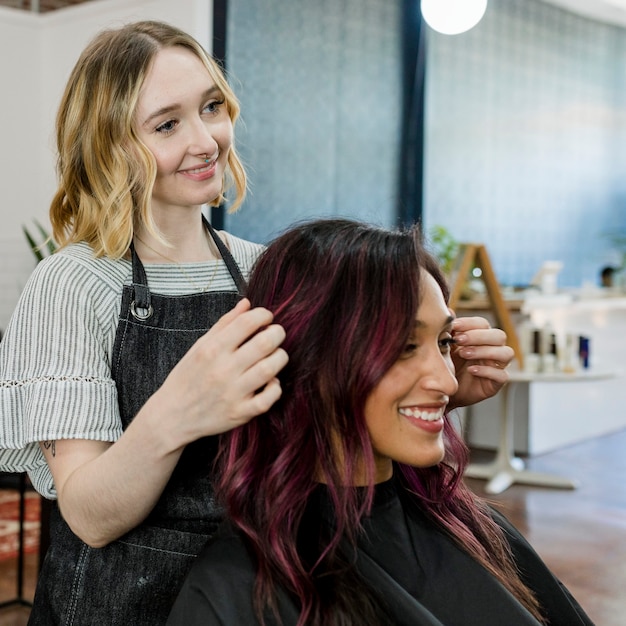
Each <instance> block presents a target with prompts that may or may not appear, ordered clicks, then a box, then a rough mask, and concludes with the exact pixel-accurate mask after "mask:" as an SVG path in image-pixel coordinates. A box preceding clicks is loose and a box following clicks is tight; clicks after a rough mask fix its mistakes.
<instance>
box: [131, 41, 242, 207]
mask: <svg viewBox="0 0 626 626" xmlns="http://www.w3.org/2000/svg"><path fill="white" fill-rule="evenodd" d="M135 124H136V128H137V134H138V136H139V138H140V139H141V140H142V141H143V142H144V143H145V144H146V146H147V147H148V148H149V149H150V151H151V152H152V154H154V157H155V159H156V163H157V177H156V182H155V185H154V191H153V194H152V210H153V213H154V215H155V218H157V219H158V215H159V213H160V212H163V211H167V210H169V209H171V208H174V207H189V206H198V205H200V204H204V203H207V202H211V201H212V200H214V199H215V198H216V197H217V196H219V194H220V192H221V190H222V179H223V176H224V171H225V169H226V164H227V159H228V152H229V150H230V146H231V143H232V135H233V125H232V122H231V120H230V117H229V115H228V111H227V107H226V103H225V102H224V95H223V94H222V92H221V91H220V90H219V89H218V88H217V86H216V85H215V83H214V81H213V79H212V78H211V76H210V74H209V72H208V71H207V69H206V68H205V67H204V65H203V64H202V61H200V59H199V58H198V57H197V56H196V55H195V54H193V53H192V52H191V51H189V50H187V49H186V48H183V47H181V46H175V47H172V48H164V49H163V50H160V51H159V52H158V53H157V55H156V57H155V58H154V61H153V64H152V67H151V68H150V70H149V72H148V74H147V76H146V79H145V82H144V85H143V87H142V89H141V93H140V95H139V101H138V104H137V112H136V120H135ZM205 155H206V157H205ZM205 158H206V159H208V161H209V162H208V163H205Z"/></svg>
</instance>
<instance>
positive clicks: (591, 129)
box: [424, 0, 626, 286]
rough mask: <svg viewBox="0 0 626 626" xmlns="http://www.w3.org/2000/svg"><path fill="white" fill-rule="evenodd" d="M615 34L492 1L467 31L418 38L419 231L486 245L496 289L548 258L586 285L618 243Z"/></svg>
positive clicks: (621, 123) (625, 198) (508, 0)
mask: <svg viewBox="0 0 626 626" xmlns="http://www.w3.org/2000/svg"><path fill="white" fill-rule="evenodd" d="M625 105H626V31H625V30H624V29H621V28H618V27H612V26H608V25H605V24H601V23H599V22H594V21H591V20H587V19H585V18H582V17H579V16H576V15H574V14H572V13H569V12H567V11H564V10H561V9H558V8H555V7H552V6H549V5H546V4H544V3H542V2H538V1H536V0H491V1H490V2H489V5H488V7H487V13H486V15H485V17H484V19H483V20H482V22H481V23H480V24H479V25H478V27H476V28H475V29H473V30H471V31H469V32H468V33H465V34H463V35H459V36H455V37H447V36H444V35H439V34H437V33H434V32H433V31H431V30H429V32H428V69H427V90H426V158H425V208H424V221H425V224H426V225H427V227H429V226H432V225H434V224H442V225H444V226H446V227H447V228H449V230H450V231H451V232H452V234H453V235H454V236H455V237H457V238H458V239H460V240H461V241H474V242H481V243H485V244H486V246H487V249H488V250H489V253H490V255H491V257H492V260H493V262H494V267H495V270H496V273H497V275H498V278H499V279H500V280H501V281H502V282H503V283H508V284H520V283H521V284H524V283H527V282H528V281H529V280H530V279H531V278H532V276H533V275H534V273H535V272H536V270H537V269H538V268H539V266H540V265H541V263H542V262H543V261H544V260H547V259H558V260H561V261H563V263H564V269H563V272H562V274H561V276H560V279H559V284H560V285H561V286H576V285H580V284H581V283H583V282H584V281H588V282H593V283H596V284H597V282H598V274H599V269H600V267H601V266H602V265H605V264H606V263H615V262H616V260H617V258H618V254H617V251H616V250H615V248H613V247H612V244H611V242H610V240H609V238H608V237H607V236H606V234H607V233H608V232H611V231H612V232H616V231H620V230H621V232H623V233H625V234H626V141H625V140H626V106H625Z"/></svg>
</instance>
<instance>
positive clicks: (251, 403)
mask: <svg viewBox="0 0 626 626" xmlns="http://www.w3.org/2000/svg"><path fill="white" fill-rule="evenodd" d="M282 393H283V390H282V388H281V386H280V381H279V380H278V378H276V377H274V378H272V379H271V380H270V381H268V382H267V384H266V385H265V386H264V387H263V388H262V389H259V391H258V392H257V393H255V394H254V395H253V396H252V397H251V398H250V399H249V400H248V402H247V404H244V405H243V406H242V422H241V423H245V422H248V421H250V420H251V419H252V418H253V417H256V416H257V415H261V414H262V413H265V412H266V411H269V409H270V408H271V407H272V405H273V404H274V403H275V402H276V401H277V400H278V399H279V398H280V396H281V395H282Z"/></svg>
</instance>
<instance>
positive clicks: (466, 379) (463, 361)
mask: <svg viewBox="0 0 626 626" xmlns="http://www.w3.org/2000/svg"><path fill="white" fill-rule="evenodd" d="M452 335H453V337H454V339H455V341H456V345H455V346H454V347H453V350H452V360H453V362H454V365H455V367H456V377H457V380H458V381H459V389H458V391H457V392H456V394H455V395H454V396H453V397H452V398H451V400H450V404H449V408H450V409H453V408H455V407H459V406H468V405H470V404H476V403H477V402H480V401H481V400H485V399H486V398H490V397H491V396H494V395H495V394H496V393H498V391H500V389H501V388H502V386H503V385H504V384H505V383H506V382H507V381H508V380H509V375H508V373H507V372H506V369H505V368H506V367H507V365H509V363H510V362H511V361H512V360H513V358H514V356H515V353H514V352H513V349H512V348H510V347H509V346H507V345H506V334H505V333H504V331H502V330H500V329H499V328H491V326H490V325H489V322H488V321H487V320H486V319H484V318H483V317H459V318H457V319H456V320H454V323H453V326H452Z"/></svg>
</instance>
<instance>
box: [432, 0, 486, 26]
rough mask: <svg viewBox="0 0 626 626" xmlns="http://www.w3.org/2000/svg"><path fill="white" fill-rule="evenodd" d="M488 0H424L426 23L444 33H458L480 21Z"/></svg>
mask: <svg viewBox="0 0 626 626" xmlns="http://www.w3.org/2000/svg"><path fill="white" fill-rule="evenodd" d="M486 9H487V0H422V15H423V16H424V20H426V23H427V24H428V25H429V26H430V27H431V28H432V29H433V30H436V31H437V32H439V33H443V34H444V35H458V34H459V33H464V32H465V31H467V30H469V29H470V28H473V27H474V26H476V24H478V22H480V20H481V18H482V16H483V15H484V14H485V10H486Z"/></svg>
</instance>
